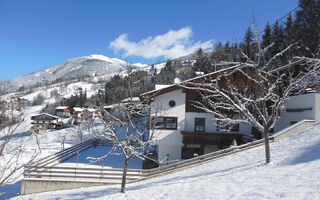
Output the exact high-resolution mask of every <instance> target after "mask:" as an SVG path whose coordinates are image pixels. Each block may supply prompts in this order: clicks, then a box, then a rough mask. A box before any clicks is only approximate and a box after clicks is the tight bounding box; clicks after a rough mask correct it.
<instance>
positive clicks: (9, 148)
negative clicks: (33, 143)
mask: <svg viewBox="0 0 320 200" xmlns="http://www.w3.org/2000/svg"><path fill="white" fill-rule="evenodd" d="M16 107H17V102H15V101H11V102H7V101H1V102H0V186H2V185H5V184H7V183H12V182H14V181H16V180H17V179H18V178H19V177H20V175H21V170H22V168H23V167H24V165H25V164H28V163H30V162H32V161H33V160H34V159H35V158H36V156H37V149H34V150H32V152H30V151H28V152H26V151H25V147H26V146H25V145H26V144H27V143H28V142H27V141H26V140H27V138H26V137H23V135H21V133H20V127H21V124H22V123H23V110H24V109H23V108H21V109H20V110H17V109H16ZM19 133H20V134H19Z"/></svg>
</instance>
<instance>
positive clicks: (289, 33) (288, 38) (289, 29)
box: [285, 14, 293, 46]
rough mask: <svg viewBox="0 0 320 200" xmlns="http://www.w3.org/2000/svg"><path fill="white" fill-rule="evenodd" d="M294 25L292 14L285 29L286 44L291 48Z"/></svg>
mask: <svg viewBox="0 0 320 200" xmlns="http://www.w3.org/2000/svg"><path fill="white" fill-rule="evenodd" d="M292 24H293V19H292V15H291V14H290V15H289V17H288V18H287V21H286V27H285V36H286V44H287V46H289V45H290V44H292Z"/></svg>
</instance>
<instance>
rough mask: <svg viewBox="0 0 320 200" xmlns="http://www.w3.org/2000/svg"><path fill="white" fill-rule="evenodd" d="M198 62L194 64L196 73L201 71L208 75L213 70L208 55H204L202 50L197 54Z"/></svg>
mask: <svg viewBox="0 0 320 200" xmlns="http://www.w3.org/2000/svg"><path fill="white" fill-rule="evenodd" d="M196 56H197V58H196V62H195V64H194V67H195V70H196V71H201V72H204V73H205V74H206V73H209V72H210V71H211V70H212V69H211V63H210V61H209V59H208V57H207V56H206V55H204V52H203V50H202V49H201V48H199V50H198V51H197V53H196Z"/></svg>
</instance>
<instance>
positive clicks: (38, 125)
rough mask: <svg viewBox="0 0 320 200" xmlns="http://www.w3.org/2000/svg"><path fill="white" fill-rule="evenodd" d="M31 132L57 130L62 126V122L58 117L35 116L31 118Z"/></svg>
mask: <svg viewBox="0 0 320 200" xmlns="http://www.w3.org/2000/svg"><path fill="white" fill-rule="evenodd" d="M31 120H32V121H31V124H32V125H33V126H32V130H34V131H35V132H40V131H43V130H47V129H50V128H57V127H59V126H61V125H62V120H61V118H59V117H58V116H55V115H51V114H48V113H41V114H35V115H32V116H31Z"/></svg>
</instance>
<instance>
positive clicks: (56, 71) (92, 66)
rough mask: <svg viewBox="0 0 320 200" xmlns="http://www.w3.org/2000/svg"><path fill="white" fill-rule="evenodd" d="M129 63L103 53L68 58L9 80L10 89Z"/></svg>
mask: <svg viewBox="0 0 320 200" xmlns="http://www.w3.org/2000/svg"><path fill="white" fill-rule="evenodd" d="M130 66H131V67H133V68H142V67H145V66H147V65H145V64H141V63H137V64H131V65H130ZM126 67H127V63H126V62H125V61H123V60H121V59H118V58H109V57H106V56H103V55H90V56H84V57H77V58H72V59H69V60H66V61H65V62H62V63H60V64H57V65H54V66H52V67H48V68H46V69H43V70H40V71H37V72H33V73H31V74H27V75H25V76H21V77H16V78H14V79H12V80H9V81H8V89H9V90H16V89H18V88H19V87H20V86H23V87H29V86H32V85H35V84H37V83H46V82H52V81H55V80H57V79H60V80H65V79H69V78H76V77H81V76H99V75H109V74H114V73H119V72H122V71H124V70H125V69H126Z"/></svg>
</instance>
